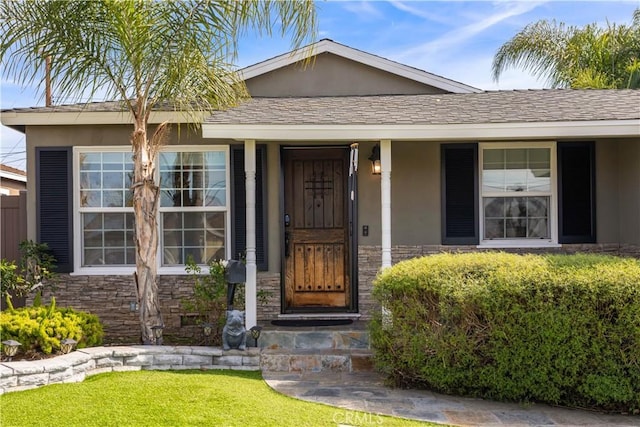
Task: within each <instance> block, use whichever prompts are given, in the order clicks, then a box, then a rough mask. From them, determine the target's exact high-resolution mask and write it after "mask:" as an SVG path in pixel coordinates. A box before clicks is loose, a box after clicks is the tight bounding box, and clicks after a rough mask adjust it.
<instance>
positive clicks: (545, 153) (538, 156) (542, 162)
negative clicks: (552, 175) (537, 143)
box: [529, 148, 551, 169]
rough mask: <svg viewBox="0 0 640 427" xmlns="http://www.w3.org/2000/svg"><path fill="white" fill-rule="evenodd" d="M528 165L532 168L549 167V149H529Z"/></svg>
mask: <svg viewBox="0 0 640 427" xmlns="http://www.w3.org/2000/svg"><path fill="white" fill-rule="evenodd" d="M529 167H530V168H532V169H549V168H550V167H551V151H550V150H549V149H548V148H531V149H529Z"/></svg>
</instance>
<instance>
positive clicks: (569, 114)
mask: <svg viewBox="0 0 640 427" xmlns="http://www.w3.org/2000/svg"><path fill="white" fill-rule="evenodd" d="M633 119H640V90H571V89H545V90H523V91H519V90H516V91H494V92H482V93H465V94H438V95H392V96H344V97H314V98H253V99H251V100H248V101H246V102H244V103H242V104H241V105H239V106H238V107H235V108H231V109H228V110H225V111H219V112H216V113H214V114H213V115H212V116H211V117H209V118H208V119H207V120H206V121H205V123H207V124H212V125H215V124H222V125H231V124H233V125H242V124H245V125H260V124H275V125H278V124H280V125H282V124H286V125H363V124H364V125H367V124H371V125H384V124H390V125H391V124H394V125H398V124H408V125H411V124H416V125H419V124H479V123H526V122H560V121H563V122H564V121H599V120H633Z"/></svg>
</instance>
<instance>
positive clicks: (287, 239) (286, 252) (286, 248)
mask: <svg viewBox="0 0 640 427" xmlns="http://www.w3.org/2000/svg"><path fill="white" fill-rule="evenodd" d="M290 234H291V233H289V232H288V231H287V232H285V233H284V256H285V257H288V256H289V245H290V243H291V236H290Z"/></svg>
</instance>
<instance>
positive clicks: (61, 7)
mask: <svg viewBox="0 0 640 427" xmlns="http://www.w3.org/2000/svg"><path fill="white" fill-rule="evenodd" d="M274 28H278V29H279V30H280V31H281V32H282V35H283V36H285V35H290V36H291V38H292V45H293V46H294V47H298V46H300V45H301V44H302V43H304V42H305V41H308V40H309V39H311V38H313V37H315V35H316V14H315V6H314V3H313V1H312V0H295V1H275V2H272V1H266V0H263V1H260V0H244V1H237V0H216V1H213V0H182V1H151V0H100V1H97V0H92V1H83V0H53V1H49V0H19V1H3V2H0V31H1V33H2V34H3V37H2V41H0V63H2V66H3V68H4V72H5V75H7V76H10V77H12V78H14V79H15V80H17V81H18V82H20V83H21V84H25V85H27V84H33V83H39V84H42V83H43V81H44V72H43V68H44V62H45V61H43V57H50V58H51V59H52V64H53V66H52V67H51V71H50V72H51V74H50V76H51V81H52V82H53V83H52V84H53V88H54V91H55V93H56V95H57V96H58V97H61V98H66V99H74V100H80V99H82V98H86V97H89V98H91V97H93V96H95V95H96V94H97V93H98V91H100V93H101V94H104V97H105V99H117V100H120V101H122V104H123V108H124V109H126V110H128V111H129V113H130V114H131V117H132V124H133V132H132V134H131V140H130V142H131V145H132V151H133V159H134V179H133V185H132V192H133V207H134V216H135V243H136V276H137V277H136V283H137V285H138V296H139V299H140V324H141V329H142V341H143V342H144V343H147V344H150V343H154V342H155V338H154V336H153V333H152V329H151V327H152V326H154V325H162V324H163V323H162V315H161V313H160V308H159V301H158V284H157V271H156V270H157V268H156V255H157V246H158V229H157V223H156V217H157V213H158V199H159V197H158V184H157V183H156V179H155V169H156V165H157V157H158V150H159V148H160V146H161V145H162V143H163V140H164V139H165V138H166V136H167V132H168V130H169V124H168V123H163V124H161V125H159V126H158V127H157V128H156V129H155V131H154V132H153V133H152V134H148V133H147V132H148V126H147V123H148V119H149V115H150V113H151V111H152V110H153V109H154V108H156V107H157V106H158V105H159V104H160V103H166V102H169V103H170V104H171V105H172V106H173V108H174V109H175V110H176V111H178V112H181V113H183V115H184V116H185V120H184V121H185V122H187V123H194V122H196V123H197V121H198V120H197V117H201V115H202V114H203V113H205V112H210V111H213V110H215V109H218V108H224V107H228V106H232V105H234V104H236V103H238V102H239V101H241V100H242V99H243V98H245V97H247V96H248V95H247V92H246V89H245V86H244V84H243V83H242V82H241V81H239V79H238V76H237V75H236V74H235V73H234V71H233V67H232V62H233V60H234V59H235V57H236V52H237V42H238V38H239V36H240V35H242V34H243V33H244V32H246V31H248V30H250V29H253V30H256V31H257V32H258V33H267V34H271V32H272V31H273V29H274ZM47 62H48V61H47Z"/></svg>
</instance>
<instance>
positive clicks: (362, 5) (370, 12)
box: [343, 1, 384, 19]
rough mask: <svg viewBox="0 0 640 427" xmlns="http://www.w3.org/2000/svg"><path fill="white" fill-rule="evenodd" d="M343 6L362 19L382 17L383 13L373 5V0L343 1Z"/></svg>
mask: <svg viewBox="0 0 640 427" xmlns="http://www.w3.org/2000/svg"><path fill="white" fill-rule="evenodd" d="M343 8H344V9H345V10H348V11H349V12H351V13H355V14H356V15H358V17H360V18H363V19H371V18H373V19H380V18H384V14H383V13H382V12H381V11H380V10H378V9H377V8H376V7H374V6H373V2H370V1H357V2H351V1H349V2H344V3H343Z"/></svg>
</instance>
